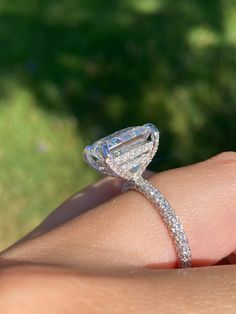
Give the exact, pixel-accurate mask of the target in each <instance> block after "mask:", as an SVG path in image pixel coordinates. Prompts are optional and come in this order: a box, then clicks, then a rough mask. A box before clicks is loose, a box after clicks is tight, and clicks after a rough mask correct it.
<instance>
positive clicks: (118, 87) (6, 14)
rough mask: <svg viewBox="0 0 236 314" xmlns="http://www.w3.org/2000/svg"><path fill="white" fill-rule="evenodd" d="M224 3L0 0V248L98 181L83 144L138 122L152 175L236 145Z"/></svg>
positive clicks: (233, 12) (229, 25) (230, 14)
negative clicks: (154, 141)
mask: <svg viewBox="0 0 236 314" xmlns="http://www.w3.org/2000/svg"><path fill="white" fill-rule="evenodd" d="M235 82H236V3H235V1H233V0H225V1H222V0H208V1H206V0H191V1H186V0H178V1H173V0H145V1H140V0H130V1H124V0H117V1H113V0H99V1H98V0H80V1H76V0H67V1H65V0H57V1H55V0H48V1H45V0H42V1H37V0H31V1H28V0H27V1H26V0H11V1H7V0H0V143H1V149H0V171H1V177H0V178H1V179H0V193H1V207H0V249H1V248H4V247H6V246H7V245H9V244H10V243H12V242H13V241H15V240H16V239H17V238H19V237H20V236H22V235H23V234H24V233H26V232H27V231H29V230H30V229H31V228H32V227H33V226H35V225H36V224H37V223H38V222H39V221H40V220H41V219H42V218H43V217H44V216H45V215H46V214H47V213H48V212H50V211H51V210H52V209H53V208H54V207H55V206H56V205H57V204H58V203H60V202H61V201H63V200H64V199H65V198H66V197H68V196H69V195H70V194H72V193H73V192H75V191H76V190H78V189H80V188H81V187H83V186H85V185H87V184H88V183H90V182H92V181H93V180H95V179H96V178H97V175H96V174H95V173H94V172H93V171H91V170H90V169H89V168H88V167H87V166H86V165H84V163H83V162H82V158H81V154H82V149H83V146H84V145H85V144H87V143H88V142H91V141H93V140H94V139H95V138H98V137H100V136H103V135H105V134H107V133H109V132H112V131H114V130H117V129H120V128H122V127H127V126H130V125H139V124H143V123H146V122H149V121H150V122H153V123H155V124H156V125H157V126H158V127H159V129H160V131H161V143H160V144H161V145H160V150H159V154H158V155H157V157H156V159H155V160H154V162H153V164H152V168H153V169H154V170H158V171H160V170H164V169H167V168H169V167H176V166H181V165H184V164H188V163H192V162H196V161H199V160H202V159H205V158H208V157H210V156H212V155H213V154H216V153H219V152H220V151H223V150H235V148H236V145H235V136H236V124H235V115H236V88H235Z"/></svg>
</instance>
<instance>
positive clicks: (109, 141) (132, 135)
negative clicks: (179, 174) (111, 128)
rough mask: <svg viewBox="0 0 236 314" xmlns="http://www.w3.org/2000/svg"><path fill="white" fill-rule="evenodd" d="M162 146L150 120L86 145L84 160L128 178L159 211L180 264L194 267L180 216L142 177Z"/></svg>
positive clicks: (105, 170) (95, 167)
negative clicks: (159, 146)
mask: <svg viewBox="0 0 236 314" xmlns="http://www.w3.org/2000/svg"><path fill="white" fill-rule="evenodd" d="M158 145H159V131H158V129H157V128H156V127H155V126H154V125H153V124H151V123H147V124H144V125H143V126H136V127H130V128H126V129H123V130H120V131H118V132H115V133H113V134H111V135H109V136H107V137H105V138H102V139H101V140H98V141H96V142H95V143H93V144H92V145H88V146H86V148H85V150H84V160H85V161H86V162H87V163H88V164H89V165H90V166H91V167H93V168H94V169H96V170H97V171H99V172H101V173H103V174H106V175H110V176H113V177H120V178H122V179H126V180H128V181H127V183H126V184H125V186H124V190H127V191H128V190H130V189H134V190H137V191H139V192H140V193H142V194H143V195H144V196H145V197H146V198H147V199H149V200H150V201H151V202H152V204H153V205H154V207H155V208H156V209H157V210H158V212H159V214H160V216H161V218H162V219H163V221H164V223H165V224H166V226H167V229H168V230H169V232H170V235H171V237H172V239H173V241H174V244H175V249H176V255H177V261H178V264H179V267H181V268H184V267H191V250H190V247H189V243H188V239H187V236H186V234H185V231H184V229H183V226H182V224H181V223H180V219H179V217H178V216H176V214H175V212H174V210H173V209H172V208H171V206H170V204H169V203H168V202H167V200H166V199H165V198H164V197H163V195H162V194H161V192H160V191H159V190H158V189H157V188H155V186H153V185H152V184H151V183H150V182H149V181H146V180H145V179H144V178H143V177H142V173H143V172H144V170H145V169H146V168H147V166H148V165H149V163H150V162H151V160H152V158H153V157H154V156H155V154H156V151H157V149H158Z"/></svg>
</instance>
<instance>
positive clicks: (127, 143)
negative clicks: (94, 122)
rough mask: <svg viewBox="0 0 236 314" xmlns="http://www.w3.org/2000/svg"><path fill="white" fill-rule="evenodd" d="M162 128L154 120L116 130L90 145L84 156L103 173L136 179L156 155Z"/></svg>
mask: <svg viewBox="0 0 236 314" xmlns="http://www.w3.org/2000/svg"><path fill="white" fill-rule="evenodd" d="M158 144H159V132H158V130H157V129H156V127H155V126H154V125H152V124H145V125H143V126H137V127H131V128H127V129H123V130H121V131H118V132H115V133H113V134H111V135H109V136H107V137H104V138H103V139H101V140H99V141H96V142H95V143H94V144H93V145H90V146H87V147H86V148H85V151H84V159H85V161H86V162H88V163H89V164H90V165H91V166H92V167H93V168H95V169H96V170H98V171H99V172H103V173H104V174H108V175H112V176H119V177H122V178H126V179H135V178H136V177H139V176H141V174H142V172H143V171H144V170H145V169H146V167H147V166H148V164H149V163H150V162H151V160H152V158H153V156H154V155H155V153H156V151H157V148H158Z"/></svg>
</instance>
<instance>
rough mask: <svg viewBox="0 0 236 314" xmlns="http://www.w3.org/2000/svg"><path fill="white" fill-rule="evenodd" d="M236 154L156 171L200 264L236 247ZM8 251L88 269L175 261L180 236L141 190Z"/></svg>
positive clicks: (16, 255) (29, 258)
mask: <svg viewBox="0 0 236 314" xmlns="http://www.w3.org/2000/svg"><path fill="white" fill-rule="evenodd" d="M235 156H236V154H235V153H225V154H221V155H220V156H217V157H214V158H212V159H210V160H208V161H206V162H202V163H199V164H196V165H193V166H188V167H184V168H180V169H175V170H170V171H167V172H163V173H161V174H159V175H155V176H154V177H152V179H151V181H152V182H153V183H154V185H156V186H158V187H159V188H160V190H161V191H162V192H163V194H164V195H165V196H166V197H167V199H168V200H169V201H170V203H171V204H172V207H173V208H174V210H175V211H176V213H177V214H178V216H179V217H180V219H181V221H182V224H183V226H184V228H185V231H186V233H187V235H188V238H189V242H190V246H191V248H192V256H193V265H195V266H201V265H212V264H214V263H216V262H217V261H219V260H221V259H222V258H223V257H225V256H228V255H229V254H231V253H232V252H233V251H235V249H236V247H235V246H236V233H235V225H236V212H235V207H236V199H235V192H236V167H235V165H236V157H235ZM2 256H3V258H12V259H16V260H21V261H23V260H26V261H31V262H45V263H52V264H60V265H68V266H76V267H79V268H80V269H84V270H87V269H89V270H94V271H98V270H100V271H103V270H104V271H106V272H107V271H108V269H109V268H110V269H113V268H114V267H116V268H127V269H128V268H134V267H144V266H149V267H174V266H175V265H176V255H175V251H174V247H173V243H172V241H171V239H170V237H169V234H168V233H167V231H166V228H165V225H164V224H163V221H162V220H161V218H160V217H159V215H158V214H157V212H156V210H155V209H154V208H153V206H152V205H151V204H150V202H149V201H147V200H146V199H145V198H144V197H143V196H142V195H140V194H139V193H138V192H134V191H132V192H128V193H125V194H123V195H119V196H117V197H115V198H113V199H111V200H109V201H108V202H106V203H105V204H102V205H100V206H97V207H96V208H95V209H94V210H92V211H88V212H86V213H84V214H83V215H81V216H79V217H76V218H74V219H73V220H70V221H69V222H68V223H66V224H63V225H61V226H59V227H58V228H55V229H53V230H52V231H51V232H49V233H46V234H44V235H42V236H41V237H37V238H34V239H31V240H30V241H27V242H25V243H24V244H22V245H21V246H19V247H17V248H16V249H12V250H8V251H6V252H5V253H4V254H3V255H2Z"/></svg>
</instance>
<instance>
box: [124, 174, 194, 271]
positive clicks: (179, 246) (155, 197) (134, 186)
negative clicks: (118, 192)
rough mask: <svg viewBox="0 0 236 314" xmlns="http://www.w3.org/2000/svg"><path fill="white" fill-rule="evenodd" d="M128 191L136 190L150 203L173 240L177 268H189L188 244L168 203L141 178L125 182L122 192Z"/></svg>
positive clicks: (180, 225)
mask: <svg viewBox="0 0 236 314" xmlns="http://www.w3.org/2000/svg"><path fill="white" fill-rule="evenodd" d="M129 190H136V191H138V192H140V193H141V194H143V195H144V196H145V197H146V198H147V199H148V200H149V201H151V203H152V204H153V206H154V207H155V208H156V209H157V211H158V213H159V215H160V216H161V218H162V220H163V222H164V223H165V225H166V227H167V229H168V231H169V233H170V235H171V238H172V239H173V242H174V245H175V251H176V256H177V262H178V267H180V268H186V267H191V260H192V257H191V249H190V246H189V242H188V239H187V236H186V233H185V231H184V228H183V226H182V224H181V222H180V219H179V217H178V216H177V215H176V214H175V212H174V210H173V209H172V207H171V205H170V203H169V202H168V201H167V200H166V199H165V198H164V196H163V195H162V194H161V192H160V191H159V190H158V189H157V188H156V187H155V186H154V185H153V184H152V183H150V182H149V181H147V180H145V179H144V178H142V177H140V178H139V179H137V180H135V181H133V180H129V181H127V182H126V183H125V185H124V187H123V191H129Z"/></svg>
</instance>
